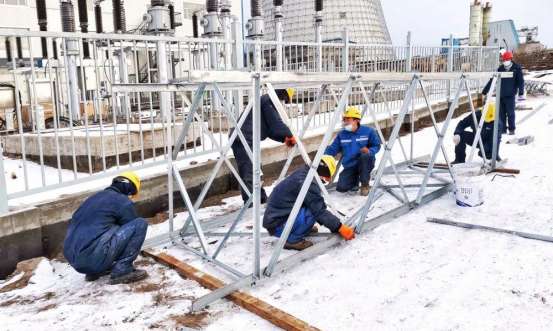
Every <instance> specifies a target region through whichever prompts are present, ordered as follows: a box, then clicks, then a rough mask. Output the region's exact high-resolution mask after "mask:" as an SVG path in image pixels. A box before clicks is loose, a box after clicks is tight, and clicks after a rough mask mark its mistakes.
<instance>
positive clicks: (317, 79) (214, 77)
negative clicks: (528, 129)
mask: <svg viewBox="0 0 553 331" xmlns="http://www.w3.org/2000/svg"><path fill="white" fill-rule="evenodd" d="M254 74H259V75H260V76H261V82H262V83H271V84H273V85H275V86H284V85H287V84H289V83H299V84H301V83H317V84H321V83H328V84H340V83H344V82H346V81H347V80H348V79H349V78H350V76H351V75H352V74H351V73H347V72H320V73H312V72H309V73H307V72H305V73H301V72H259V73H255V72H254V73H251V72H242V71H203V70H190V71H189V73H188V82H190V83H198V82H205V83H221V82H233V83H236V84H240V83H244V84H247V83H251V79H252V76H253V75H254ZM495 74H496V73H495V72H468V73H465V76H466V77H467V78H468V79H479V78H483V79H486V78H491V77H493V75H495ZM502 74H504V75H503V77H505V78H507V77H512V73H502ZM354 75H355V78H356V80H360V81H363V82H411V81H412V80H413V78H414V76H415V75H417V76H418V77H419V78H420V79H423V80H447V79H459V73H458V72H438V73H417V74H413V73H408V72H386V73H380V72H371V73H357V72H356V73H355V74H354ZM277 84H278V85H277Z"/></svg>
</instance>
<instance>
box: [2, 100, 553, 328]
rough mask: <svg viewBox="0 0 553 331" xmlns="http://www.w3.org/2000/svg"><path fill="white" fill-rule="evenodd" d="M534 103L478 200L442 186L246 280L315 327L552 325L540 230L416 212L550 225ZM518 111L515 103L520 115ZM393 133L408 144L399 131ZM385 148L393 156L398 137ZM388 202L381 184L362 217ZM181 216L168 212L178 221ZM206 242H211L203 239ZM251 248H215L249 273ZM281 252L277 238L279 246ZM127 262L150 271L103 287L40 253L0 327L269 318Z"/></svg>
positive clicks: (548, 154) (552, 140)
mask: <svg viewBox="0 0 553 331" xmlns="http://www.w3.org/2000/svg"><path fill="white" fill-rule="evenodd" d="M543 102H548V105H547V106H546V107H544V108H543V109H542V110H540V111H539V112H537V113H536V114H535V115H534V116H532V117H531V118H530V119H528V120H527V121H526V122H524V123H523V124H521V125H520V126H519V127H518V128H517V136H518V137H522V136H526V135H529V134H531V135H534V136H535V141H534V142H532V143H531V144H529V145H526V146H518V145H509V144H505V142H506V141H507V140H508V139H510V138H512V136H504V139H503V143H502V145H501V149H500V155H501V157H502V158H508V160H509V162H508V164H507V167H508V168H517V169H520V170H521V173H520V175H516V176H515V177H509V176H507V175H497V176H496V174H489V175H487V176H486V182H485V203H484V204H483V205H482V206H479V207H476V208H462V207H458V206H456V205H455V200H454V198H453V196H452V194H451V193H450V194H447V195H445V196H444V197H442V198H440V199H437V200H434V201H432V202H431V203H429V204H427V205H425V206H422V207H421V208H419V209H417V210H415V211H412V212H410V213H408V214H406V215H404V216H402V217H399V218H397V219H394V220H392V221H391V222H389V223H387V224H384V225H381V226H379V227H378V228H376V229H375V230H373V231H371V232H366V233H363V234H362V235H360V236H358V237H357V238H356V239H355V240H353V241H350V242H347V243H346V242H344V243H341V244H340V245H337V246H335V247H333V248H332V249H330V250H329V251H328V252H326V253H325V254H322V255H319V256H317V257H314V258H312V259H309V260H307V261H305V262H303V263H301V264H299V265H297V266H295V267H293V268H291V269H289V270H286V271H285V272H284V273H282V274H279V275H275V276H274V277H272V278H269V279H265V280H263V281H261V282H260V283H259V284H258V285H256V286H255V287H252V288H249V289H245V290H246V291H247V292H248V293H250V294H252V295H253V296H256V297H258V298H260V299H261V300H264V301H266V302H268V303H270V304H272V305H274V306H276V307H277V308H280V309H282V310H284V311H286V312H288V313H290V314H292V315H294V316H296V317H298V318H300V319H302V320H304V321H306V322H307V323H309V324H311V325H313V326H316V327H318V328H320V329H322V330H368V329H370V330H452V329H455V330H520V329H524V330H550V329H551V325H553V315H552V314H551V309H552V307H553V306H552V303H553V271H551V268H550V265H549V263H552V262H553V249H551V247H552V246H551V243H547V242H542V241H535V240H528V239H523V238H519V237H515V236H512V235H507V234H498V233H493V232H486V231H478V230H466V229H462V228H456V227H450V226H446V225H438V224H434V223H428V222H427V221H426V218H427V217H436V218H445V219H450V220H456V221H461V222H467V223H476V224H481V225H487V226H494V227H499V228H508V229H512V230H519V231H525V232H531V233H536V234H541V235H547V236H553V203H552V201H553V188H552V187H553V177H552V176H551V175H550V174H549V172H550V169H551V168H552V167H553V133H552V128H553V126H552V125H553V124H549V123H550V122H552V121H553V98H543V97H540V98H530V99H529V101H528V102H527V103H528V104H530V105H532V106H534V107H535V106H537V105H539V104H541V103H543ZM527 113H528V111H517V116H518V119H521V118H523V117H524V116H525V115H526V114H527ZM459 120H460V118H458V119H455V120H454V121H453V122H452V123H451V126H450V128H449V130H448V134H447V136H446V140H445V145H446V148H447V150H448V151H449V157H450V158H451V159H452V158H453V143H452V141H451V136H452V133H453V129H454V126H455V125H456V123H457V122H458V121H459ZM435 139H436V138H435V133H434V130H433V129H432V128H427V129H425V130H422V131H420V132H417V133H416V134H415V151H414V155H415V156H418V155H423V154H429V153H430V152H431V149H432V147H433V141H435ZM403 141H404V144H405V146H406V147H408V146H409V140H408V139H405V138H404V139H403ZM407 152H408V153H409V151H408V150H407ZM381 155H382V154H379V156H381ZM394 159H395V161H396V162H399V161H401V152H400V150H399V149H397V148H396V149H394ZM478 160H480V159H479V158H478ZM441 161H443V160H441ZM269 192H270V188H269V190H268V193H269ZM331 196H332V197H333V200H335V202H336V204H337V205H338V206H340V208H342V206H343V208H344V209H348V210H349V209H354V208H353V207H352V206H357V205H360V204H361V203H362V202H363V199H362V198H361V197H359V196H358V195H356V194H354V193H348V194H346V195H342V194H339V193H332V194H331ZM240 204H241V201H240V198H239V197H232V198H228V199H225V200H224V205H223V206H216V207H208V208H204V209H202V210H201V211H200V213H199V215H200V217H201V218H202V219H205V220H208V219H210V218H213V217H214V216H216V215H221V214H224V213H226V212H228V211H229V210H233V209H235V208H237V207H238V206H239V205H240ZM397 205H398V203H397V201H396V200H395V199H393V198H391V197H390V196H389V195H387V194H386V195H384V196H383V197H382V198H381V199H379V200H378V202H377V204H376V207H375V209H374V210H373V211H371V214H370V216H375V215H378V214H379V213H382V212H384V211H386V210H390V209H391V208H394V207H395V206H397ZM186 216H187V214H186V213H181V214H178V215H177V217H176V219H175V222H176V225H175V226H176V227H177V228H178V226H179V225H180V224H182V222H183V221H184V220H185V219H186ZM250 224H251V223H250V221H249V220H245V221H244V222H243V223H241V224H240V225H239V229H238V230H239V231H241V230H247V227H248V226H249V225H250ZM166 230H167V224H158V225H155V226H152V227H150V229H149V232H148V237H152V236H155V235H157V234H160V233H163V232H164V231H166ZM223 230H224V228H222V229H221V231H223ZM212 240H214V239H211V240H209V241H210V242H212ZM187 241H188V242H190V243H191V244H192V245H194V243H195V241H194V240H192V239H187ZM275 243H276V241H275V240H274V239H273V238H269V237H266V238H263V239H262V245H261V246H262V248H261V251H262V264H263V265H265V264H266V263H267V262H268V258H269V257H270V253H271V252H272V249H273V248H274V245H275ZM217 244H218V242H217V243H215V244H212V245H210V248H211V249H212V250H214V249H215V247H216V245H217ZM251 247H252V246H251V241H250V239H248V238H242V239H238V238H232V239H231V240H230V241H229V243H228V244H227V248H226V249H225V250H223V252H222V253H221V259H222V260H223V261H225V262H228V263H229V264H231V265H233V266H235V267H236V268H237V269H239V270H240V271H242V272H243V273H247V274H249V273H251V256H250V251H251ZM158 250H159V251H166V252H168V253H169V254H171V255H173V256H175V257H177V258H179V259H182V260H184V261H186V262H187V263H190V264H191V265H193V266H195V267H197V268H199V269H201V270H203V271H206V272H208V273H211V274H213V275H214V276H217V277H219V278H221V279H222V280H224V281H227V282H230V281H232V280H233V278H232V277H230V276H228V275H227V274H226V273H223V272H222V271H221V270H220V269H218V268H215V267H213V266H212V265H209V264H206V263H204V262H203V261H201V260H200V259H198V258H196V257H194V256H191V255H190V254H189V253H187V252H186V251H184V250H182V249H179V248H176V247H173V246H169V245H165V246H160V247H158ZM290 254H293V253H291V252H287V251H285V252H283V254H282V256H281V258H282V257H285V256H289V255H290ZM137 263H138V264H139V265H140V266H139V267H142V268H145V269H146V270H147V271H148V273H149V275H150V277H149V278H148V279H146V280H144V281H142V282H140V283H138V284H133V285H117V286H109V285H107V279H106V278H102V279H101V280H99V281H97V282H94V283H85V282H84V276H82V275H79V274H77V273H76V272H75V271H73V270H72V269H71V268H70V267H69V266H68V265H67V264H66V263H63V262H60V261H52V267H53V270H52V269H51V268H47V267H46V266H42V267H41V268H39V270H38V271H37V274H38V276H39V277H37V278H36V279H34V280H33V279H31V284H30V285H28V286H27V287H25V288H22V289H19V290H14V291H11V292H7V293H1V294H0V320H2V323H3V328H4V329H6V330H29V329H37V328H38V329H48V330H67V329H76V328H79V329H84V330H87V329H90V330H93V329H94V330H97V329H102V330H104V329H105V330H128V329H133V330H147V329H163V330H165V329H174V328H175V327H178V326H183V325H185V326H188V327H191V328H194V329H203V330H248V329H249V330H275V329H276V327H274V326H273V325H272V324H270V323H268V322H266V321H265V320H263V319H261V318H259V317H257V316H256V315H253V314H252V313H250V312H248V311H245V310H243V309H241V308H238V307H236V306H235V305H234V304H232V303H229V302H227V301H224V300H220V301H217V302H214V303H213V304H211V305H210V306H209V307H208V308H207V309H206V313H204V314H202V315H196V316H194V317H193V318H192V317H191V316H188V315H185V314H186V313H187V311H188V307H189V306H190V302H191V300H193V299H194V298H197V297H200V296H202V295H204V294H207V293H209V291H208V290H205V289H203V288H202V287H200V286H199V285H197V284H196V283H195V282H192V281H189V280H185V279H182V278H181V277H180V276H178V275H177V274H176V273H175V272H174V271H171V270H169V269H167V268H165V267H162V266H160V265H157V264H153V263H151V262H149V260H147V259H143V258H140V259H139V261H138V262H137ZM4 285H5V284H4ZM0 286H2V284H0ZM183 321H186V322H183ZM183 323H184V324H183ZM187 323H191V324H187ZM194 323H197V324H194Z"/></svg>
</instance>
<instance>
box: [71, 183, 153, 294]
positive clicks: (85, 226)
mask: <svg viewBox="0 0 553 331" xmlns="http://www.w3.org/2000/svg"><path fill="white" fill-rule="evenodd" d="M139 194H140V179H139V178H138V176H137V175H136V174H135V173H134V172H125V173H122V174H121V175H119V176H117V177H115V178H114V179H113V181H112V183H111V186H109V187H107V188H106V189H104V190H103V191H100V192H98V193H96V194H94V195H93V196H91V197H89V198H88V199H86V200H85V201H84V202H83V203H82V204H81V205H80V206H79V208H78V209H77V211H76V212H75V213H74V214H73V218H72V220H71V224H70V225H69V229H68V230H67V237H66V238H65V243H64V246H63V255H64V256H65V258H66V259H67V261H68V262H69V264H70V265H71V266H72V267H73V268H74V269H75V270H76V271H77V272H80V273H82V274H85V281H88V282H90V281H94V280H96V279H98V278H100V277H101V276H104V275H107V274H108V273H111V276H110V279H109V283H110V284H112V285H114V284H121V283H131V282H135V281H138V280H141V279H143V278H146V276H147V274H146V271H144V270H138V269H135V268H134V266H133V262H134V260H136V258H137V256H138V253H139V252H140V248H141V247H142V244H143V243H144V239H145V238H146V228H147V227H148V223H147V222H146V220H145V219H143V218H138V217H137V216H136V212H135V210H134V206H133V203H132V201H131V199H136V198H138V196H139Z"/></svg>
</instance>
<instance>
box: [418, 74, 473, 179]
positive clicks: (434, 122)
mask: <svg viewBox="0 0 553 331" xmlns="http://www.w3.org/2000/svg"><path fill="white" fill-rule="evenodd" d="M419 83H420V86H421V90H422V94H423V97H424V100H425V102H426V106H427V107H428V112H429V113H430V118H431V119H432V126H433V127H434V131H435V132H436V136H438V137H439V135H440V131H439V130H438V122H437V121H436V117H435V116H434V110H433V109H432V104H431V103H430V100H429V99H428V94H427V93H426V88H424V84H423V83H422V81H420V82H419ZM467 86H468V85H467ZM469 91H470V90H469ZM469 100H471V101H472V98H471V95H470V92H469ZM470 104H471V109H474V105H473V104H472V102H470ZM473 113H474V111H473ZM440 148H441V149H442V153H443V154H444V158H445V162H446V164H447V165H448V170H449V173H450V174H451V178H453V171H452V170H451V165H450V163H449V157H448V156H447V151H446V149H445V147H444V144H443V141H442V142H441V143H440ZM433 170H434V169H433Z"/></svg>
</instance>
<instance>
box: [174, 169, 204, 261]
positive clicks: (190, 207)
mask: <svg viewBox="0 0 553 331" xmlns="http://www.w3.org/2000/svg"><path fill="white" fill-rule="evenodd" d="M172 170H173V177H174V178H175V180H176V181H177V185H178V187H179V191H180V193H181V196H182V199H183V200H184V203H185V204H186V208H187V209H188V212H189V213H190V216H191V218H192V223H193V224H194V228H195V229H196V234H197V236H198V239H199V240H200V244H201V245H202V250H203V251H204V254H208V251H207V242H206V240H205V236H204V232H203V229H202V225H201V224H200V221H199V220H198V216H197V215H196V211H195V210H194V206H193V205H192V201H191V200H190V196H189V195H188V192H187V191H186V187H185V186H184V182H183V181H182V178H181V176H180V173H179V171H178V170H177V168H176V167H173V168H172Z"/></svg>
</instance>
